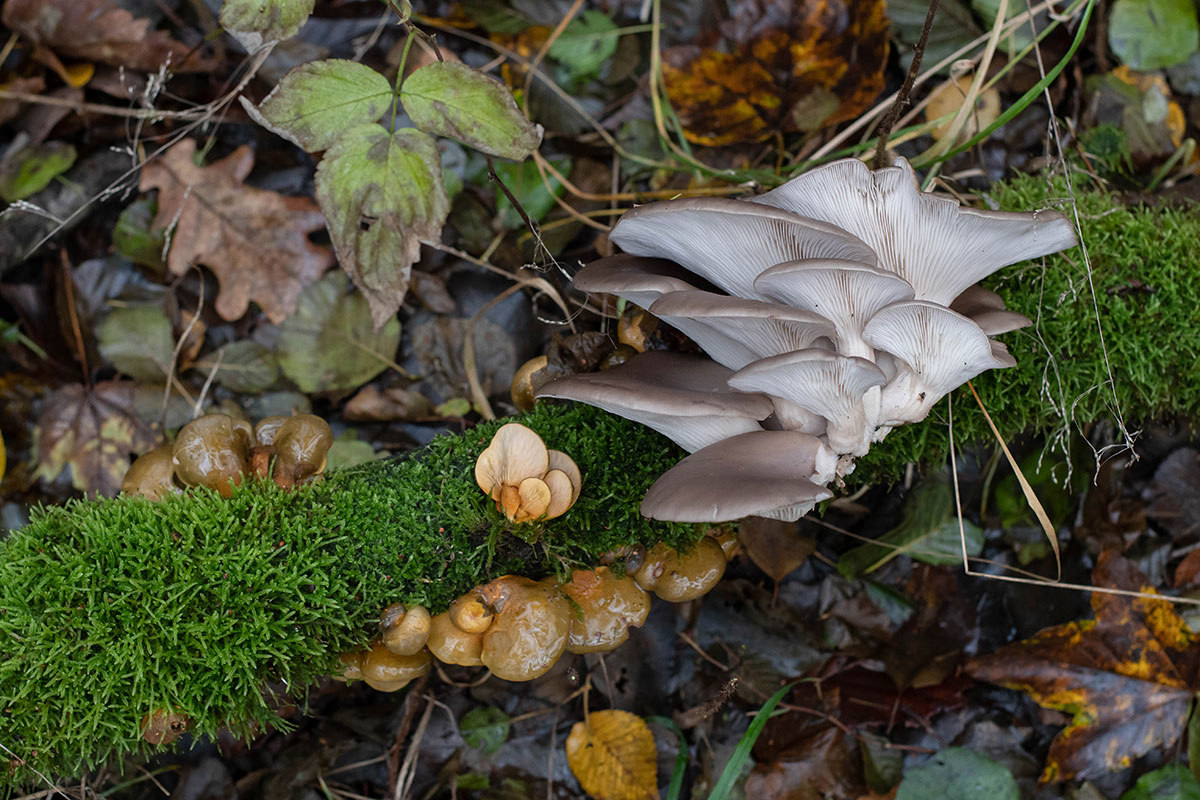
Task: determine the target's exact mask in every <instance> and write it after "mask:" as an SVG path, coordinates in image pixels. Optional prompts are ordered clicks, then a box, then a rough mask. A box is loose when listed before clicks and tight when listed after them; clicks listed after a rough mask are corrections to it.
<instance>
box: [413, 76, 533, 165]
mask: <svg viewBox="0 0 1200 800" xmlns="http://www.w3.org/2000/svg"><path fill="white" fill-rule="evenodd" d="M400 102H401V103H403V104H404V110H405V111H407V112H408V116H409V117H411V118H412V121H413V124H415V125H416V126H417V127H418V128H420V129H421V130H423V131H427V132H428V133H435V134H437V135H439V136H448V137H450V138H451V139H457V140H458V141H460V142H462V143H463V144H465V145H469V146H471V147H474V148H475V149H476V150H479V151H481V152H484V153H487V154H488V155H493V156H500V157H501V158H511V159H513V160H515V161H520V160H521V159H523V158H525V157H526V156H528V155H529V154H530V153H532V152H533V151H534V150H537V148H538V145H539V144H541V141H542V126H541V125H534V124H533V123H532V122H530V121H529V120H528V119H527V118H526V117H525V115H524V114H522V113H521V111H520V109H518V108H517V103H516V101H515V100H513V96H512V93H510V92H509V91H508V89H507V88H505V86H504V84H502V83H501V82H500V81H498V80H496V79H495V78H492V77H490V76H488V75H484V74H483V73H482V72H480V71H478V70H474V69H471V68H470V67H468V66H467V65H465V64H459V63H455V62H450V61H439V62H435V63H433V64H427V65H426V66H424V67H421V68H420V69H418V70H416V71H415V72H413V74H411V75H409V76H408V77H407V78H406V79H405V80H404V83H403V85H402V86H401V87H400Z"/></svg>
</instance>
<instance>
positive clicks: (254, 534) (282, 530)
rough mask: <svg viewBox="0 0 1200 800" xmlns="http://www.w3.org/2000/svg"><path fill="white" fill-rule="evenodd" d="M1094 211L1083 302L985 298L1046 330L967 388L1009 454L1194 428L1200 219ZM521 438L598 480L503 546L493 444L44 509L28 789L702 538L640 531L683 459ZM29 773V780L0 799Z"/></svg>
mask: <svg viewBox="0 0 1200 800" xmlns="http://www.w3.org/2000/svg"><path fill="white" fill-rule="evenodd" d="M993 196H994V197H995V199H996V200H997V201H998V202H999V204H1000V206H1001V207H1003V208H1005V209H1014V210H1015V209H1029V208H1037V207H1044V206H1046V205H1049V204H1051V203H1053V202H1055V201H1061V200H1062V199H1064V198H1066V197H1067V192H1066V188H1065V186H1064V185H1063V184H1062V183H1061V182H1059V183H1051V184H1048V183H1047V182H1046V181H1045V180H1044V179H1040V178H1022V179H1018V180H1016V181H1014V182H1013V183H1011V184H1008V185H1004V186H999V187H996V189H995V190H994V192H993ZM1078 203H1079V210H1080V214H1081V223H1082V229H1083V235H1084V240H1085V241H1086V242H1087V244H1088V246H1089V252H1090V255H1091V265H1092V270H1093V273H1092V276H1091V280H1090V281H1089V276H1088V274H1087V272H1086V268H1085V265H1084V261H1083V258H1082V256H1081V254H1080V253H1079V251H1078V250H1074V251H1069V252H1067V253H1065V254H1062V255H1059V256H1052V257H1050V258H1047V259H1046V260H1045V264H1044V265H1043V264H1042V263H1041V262H1039V263H1037V264H1027V265H1023V266H1018V267H1014V268H1011V269H1009V270H1006V271H1004V272H1002V273H1001V274H999V275H997V276H995V277H994V278H993V279H992V280H991V281H990V283H989V285H990V286H992V288H995V289H996V290H997V291H999V292H1000V293H1001V294H1002V295H1003V296H1004V297H1005V299H1006V300H1007V301H1008V304H1009V307H1010V308H1012V309H1013V310H1016V311H1020V312H1022V313H1024V314H1026V315H1028V316H1029V317H1031V318H1033V319H1034V320H1036V322H1037V327H1036V328H1034V329H1029V330H1025V331H1019V332H1017V333H1013V334H1007V335H1005V336H1004V337H1002V339H1003V341H1005V342H1006V343H1007V344H1008V346H1009V348H1010V350H1011V352H1012V353H1013V355H1014V356H1015V357H1016V359H1017V362H1018V367H1017V368H1015V369H1011V370H1002V371H994V372H991V373H987V374H985V375H984V376H981V377H980V378H979V379H978V380H977V381H976V382H975V383H976V385H977V386H978V388H979V391H980V393H981V395H982V396H983V397H984V399H985V402H986V403H987V405H988V408H989V410H990V411H991V413H992V415H993V417H994V418H995V419H996V421H997V424H998V425H999V426H1000V429H1001V431H1002V432H1003V433H1004V434H1005V435H1008V436H1013V435H1016V434H1018V433H1020V432H1023V431H1028V430H1032V431H1035V432H1040V433H1043V434H1047V435H1049V436H1051V437H1052V436H1054V435H1055V434H1056V433H1057V432H1061V431H1064V430H1070V429H1072V428H1073V427H1075V426H1078V425H1083V424H1085V423H1090V422H1093V421H1097V420H1100V419H1109V418H1111V417H1112V412H1113V407H1114V404H1115V405H1118V406H1120V407H1121V408H1122V409H1123V411H1124V414H1125V415H1126V417H1127V418H1128V419H1129V420H1131V421H1136V420H1138V419H1144V418H1147V417H1150V416H1156V415H1161V414H1164V413H1179V414H1188V415H1194V414H1195V413H1196V412H1197V411H1200V372H1198V370H1200V366H1198V365H1200V338H1198V336H1197V333H1198V332H1200V282H1198V281H1196V279H1195V276H1197V275H1200V248H1197V247H1195V242H1197V241H1200V215H1197V214H1196V213H1195V212H1194V211H1190V210H1147V209H1138V208H1126V207H1124V206H1123V204H1122V203H1121V200H1120V199H1119V198H1116V197H1114V196H1112V195H1108V194H1104V193H1098V192H1082V191H1081V192H1079V193H1078ZM1066 210H1069V209H1066ZM1089 284H1093V285H1094V287H1095V295H1094V296H1095V305H1093V295H1092V293H1091V287H1090V285H1089ZM1100 330H1103V332H1104V344H1105V345H1106V346H1107V353H1108V360H1107V363H1106V361H1105V358H1104V355H1103V354H1104V349H1103V348H1102V347H1101V341H1100V333H1099V331H1100ZM1108 365H1111V370H1112V375H1113V377H1114V379H1115V382H1114V383H1112V384H1111V385H1110V384H1109V383H1108V369H1109V367H1108ZM954 396H955V398H956V401H957V405H956V409H958V410H957V411H956V413H955V426H956V438H957V440H958V441H959V442H960V443H962V442H967V441H981V442H986V441H987V440H988V439H989V438H990V433H989V432H988V431H987V428H986V425H985V423H984V421H983V419H982V416H981V415H980V414H979V413H978V411H977V410H976V409H975V408H974V406H973V401H970V395H969V394H966V393H965V392H963V391H960V392H956V393H955V395H954ZM968 403H971V404H968ZM942 409H944V405H943V406H940V407H939V408H938V409H935V411H934V414H933V415H932V417H931V419H930V420H929V421H927V422H925V423H923V424H921V425H914V426H909V427H908V428H902V429H900V430H897V431H895V432H893V433H892V434H891V435H890V436H889V437H888V438H887V440H886V441H884V442H883V443H882V444H880V445H877V446H876V447H874V448H873V449H872V451H871V454H870V456H869V457H868V458H866V459H864V460H863V461H861V462H860V464H859V466H858V469H857V470H856V472H855V473H854V475H853V476H852V477H853V478H854V480H855V481H860V482H861V481H870V480H878V479H880V478H890V477H892V476H894V475H897V474H899V472H900V470H901V469H902V467H903V465H904V464H906V463H908V462H910V461H929V460H940V459H941V458H942V457H943V455H944V453H945V450H946V444H947V441H948V437H947V432H946V428H945V425H944V422H945V418H944V411H943V410H942ZM521 421H522V422H524V423H525V424H527V425H529V426H530V427H532V428H533V429H535V430H536V431H538V432H539V433H540V434H541V435H542V436H543V438H544V439H545V441H546V444H547V445H548V446H549V447H552V448H556V449H559V450H563V451H565V452H566V453H568V454H569V455H571V456H572V457H573V458H574V459H575V460H576V461H577V462H578V464H579V466H580V468H581V470H582V472H583V481H584V483H583V491H582V494H581V495H580V498H579V500H578V502H577V503H576V505H575V506H574V507H572V508H571V509H570V511H568V512H567V514H566V515H564V516H563V517H560V518H558V519H555V520H552V521H550V522H548V523H544V524H540V525H525V526H511V525H510V524H509V523H508V522H507V521H506V520H505V519H504V518H503V516H502V515H500V514H499V513H498V512H497V511H496V509H495V507H494V505H493V504H492V503H491V502H490V501H489V500H488V499H487V498H486V497H485V496H484V494H483V493H482V492H481V491H480V490H479V489H478V488H477V486H476V485H475V481H474V479H473V465H474V461H475V458H476V457H477V456H478V454H479V453H480V452H481V451H482V450H483V449H484V448H485V447H486V445H487V443H488V441H489V440H490V438H491V436H492V434H493V433H494V431H495V430H496V428H497V427H499V425H500V424H501V423H500V422H496V423H487V424H484V425H480V426H479V427H477V428H475V429H473V430H471V431H468V432H466V433H464V434H460V435H457V436H446V437H439V438H438V439H436V440H434V442H433V443H432V444H431V445H430V446H429V447H427V448H425V449H423V450H421V451H419V452H417V453H414V454H412V455H410V456H408V457H406V458H403V459H400V460H393V461H384V462H376V463H373V464H368V465H364V466H361V467H357V468H354V469H350V470H346V471H343V472H340V473H336V474H332V475H330V476H328V477H327V479H326V480H324V481H323V482H321V483H319V484H317V485H315V486H312V487H308V488H305V489H301V490H299V491H295V492H291V493H288V492H283V491H280V490H278V489H276V488H275V487H274V485H273V484H255V485H249V486H243V487H241V488H239V489H238V490H237V491H235V492H234V495H233V497H232V499H229V500H224V499H221V498H220V497H218V496H217V495H216V494H213V493H210V492H204V491H193V492H190V493H189V494H187V495H185V496H180V497H173V498H170V499H168V500H166V501H165V502H162V503H157V504H156V503H150V502H148V501H145V500H140V499H117V500H107V501H87V502H76V503H71V504H68V505H67V506H65V507H62V508H49V509H40V510H38V511H37V512H36V513H35V514H34V518H33V521H32V522H31V523H30V525H28V526H27V527H26V528H24V529H22V530H21V531H18V532H16V533H15V534H13V535H12V536H11V537H10V538H9V539H8V540H7V541H6V542H4V543H2V544H0V648H2V650H0V744H3V745H4V746H5V747H6V748H8V749H10V750H11V751H12V752H14V753H15V754H16V755H17V756H18V757H19V758H21V759H25V760H26V761H27V762H28V766H30V767H36V768H38V769H40V770H42V771H44V772H51V773H57V774H74V773H77V772H78V771H79V770H81V769H83V768H85V767H87V766H90V765H95V764H97V763H99V762H100V761H102V760H105V759H109V758H113V757H119V756H121V755H123V754H127V753H130V752H137V751H140V750H143V749H144V748H145V747H146V745H145V744H144V742H143V740H142V739H141V736H140V726H141V720H142V718H143V716H144V715H145V714H147V713H148V712H150V711H153V710H158V709H178V710H179V711H180V712H182V713H184V714H186V715H187V716H188V717H190V718H191V719H192V730H193V731H195V732H198V733H212V732H213V731H215V730H216V729H217V728H218V727H219V726H229V727H231V728H233V729H234V730H235V731H238V732H243V733H249V732H250V731H252V730H254V729H256V728H259V727H260V726H262V725H269V724H274V723H278V722H279V720H278V718H277V716H276V714H275V712H274V710H273V709H274V707H275V704H276V698H274V697H273V696H272V695H271V693H270V692H271V689H264V687H273V690H274V691H285V690H291V691H303V689H304V687H305V686H306V685H308V684H309V683H311V681H312V680H313V679H315V678H316V677H318V676H320V675H324V674H328V673H330V672H332V671H334V670H335V669H336V657H337V654H338V653H339V652H341V651H344V650H349V649H353V648H357V647H361V646H362V645H363V644H365V643H366V642H367V641H368V640H369V639H370V638H371V636H372V635H373V632H374V626H375V621H376V619H377V615H378V613H379V611H380V609H381V608H382V607H383V606H385V605H386V604H387V603H388V602H391V601H394V600H402V601H405V602H409V603H420V604H423V605H426V606H427V607H429V608H430V610H432V611H437V610H440V609H442V608H444V607H445V606H446V605H447V604H448V602H449V601H450V600H451V599H453V598H454V597H456V596H458V595H459V594H461V593H463V592H465V591H467V590H469V589H470V588H471V587H472V586H475V585H477V584H479V583H481V582H484V581H486V580H488V579H490V578H492V577H495V576H497V575H500V574H503V573H505V572H518V573H521V574H525V575H529V576H539V575H543V574H547V573H549V572H555V571H560V572H561V571H565V570H566V569H567V568H569V567H570V566H573V565H576V564H586V563H592V562H594V560H595V559H596V558H597V557H598V556H599V555H601V554H602V553H605V552H607V551H610V550H612V549H614V548H617V547H619V546H621V545H626V544H631V543H634V542H640V543H643V544H647V545H649V544H653V543H655V542H658V541H666V542H668V543H670V544H672V545H686V543H687V542H689V541H691V540H693V539H695V538H696V537H697V536H698V535H699V531H698V530H697V529H696V528H695V527H693V526H681V525H665V524H661V523H652V522H649V521H647V520H645V519H643V518H642V517H640V516H639V515H638V513H637V508H638V503H639V501H640V499H641V497H642V495H643V494H644V493H645V491H646V489H647V488H648V487H649V486H650V484H651V483H652V482H653V481H654V480H655V478H657V477H658V475H659V474H661V473H662V472H663V471H665V470H666V469H668V468H669V467H671V466H672V465H673V464H675V463H676V461H677V460H678V458H679V457H680V455H681V453H680V452H679V451H678V449H677V448H675V447H674V445H672V444H671V443H670V442H668V441H667V440H665V439H663V438H661V437H659V436H658V435H657V434H654V433H652V432H650V431H648V430H646V429H644V428H642V427H641V426H638V425H634V424H632V423H628V422H625V421H623V420H620V419H616V418H613V417H611V416H608V415H606V414H604V413H602V412H599V411H596V410H594V409H590V408H585V407H574V408H568V407H562V406H558V407H540V408H539V409H538V410H537V411H535V412H534V413H532V414H530V415H528V416H526V417H524V418H522V419H521ZM30 775H31V773H30V772H29V771H28V768H27V767H25V766H20V765H17V764H14V766H13V767H12V769H10V770H8V771H5V770H0V786H3V785H4V784H5V783H6V782H7V783H8V784H10V785H12V784H14V783H15V782H16V781H18V780H21V781H23V780H25V779H27V778H29V777H30Z"/></svg>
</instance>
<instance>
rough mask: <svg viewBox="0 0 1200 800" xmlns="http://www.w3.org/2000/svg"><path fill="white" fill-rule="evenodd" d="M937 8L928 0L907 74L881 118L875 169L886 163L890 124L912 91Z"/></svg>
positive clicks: (901, 109)
mask: <svg viewBox="0 0 1200 800" xmlns="http://www.w3.org/2000/svg"><path fill="white" fill-rule="evenodd" d="M937 8H938V0H930V3H929V11H928V12H927V13H926V14H925V24H924V25H922V26H921V38H919V39H918V40H917V44H916V46H915V47H913V60H912V64H910V65H909V67H908V74H907V75H905V76H904V83H903V84H902V85H901V86H900V91H898V92H896V100H895V102H894V103H892V107H891V108H890V109H888V113H887V116H886V117H884V118H883V123H882V124H880V126H879V138H878V140H876V142H875V169H883V168H884V167H886V166H887V165H888V164H887V143H888V136H890V135H891V133H892V126H893V125H895V124H896V120H897V119H899V118H900V112H902V111H903V110H904V107H905V106H907V105H908V102H909V101H908V96H909V94H911V93H912V89H913V83H914V82H915V81H916V80H917V73H919V72H920V71H921V58H922V57H923V56H924V55H925V43H926V42H927V41H929V31H930V30H932V29H933V18H934V16H935V15H936V14H937Z"/></svg>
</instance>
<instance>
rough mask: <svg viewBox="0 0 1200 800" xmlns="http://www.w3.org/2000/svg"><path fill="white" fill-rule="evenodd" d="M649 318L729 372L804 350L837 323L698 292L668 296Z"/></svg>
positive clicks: (757, 302)
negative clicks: (680, 335) (670, 327)
mask: <svg viewBox="0 0 1200 800" xmlns="http://www.w3.org/2000/svg"><path fill="white" fill-rule="evenodd" d="M650 313H651V314H654V315H655V316H657V317H659V318H660V319H662V320H663V321H664V322H666V323H668V324H670V325H673V326H675V327H676V328H678V329H679V330H681V331H683V332H684V333H685V334H687V335H688V336H689V337H690V338H691V339H692V340H693V341H695V342H696V343H697V344H699V345H700V346H701V347H702V348H704V351H705V352H706V353H708V355H709V356H711V357H712V359H713V360H714V361H716V362H717V363H718V364H721V365H722V366H725V367H728V368H729V369H741V368H742V367H744V366H746V365H747V364H749V363H750V362H751V361H757V360H758V359H760V358H766V357H767V356H774V355H779V354H780V353H788V352H791V351H792V350H803V349H805V348H808V347H810V346H811V345H812V344H813V343H814V342H815V341H817V340H818V339H821V338H831V337H833V336H834V335H835V334H836V330H835V328H834V326H833V323H832V322H830V321H829V320H828V319H826V318H825V317H822V316H820V315H818V314H814V313H812V312H809V311H804V310H800V309H796V308H791V307H789V306H784V305H780V304H778V303H767V302H764V301H762V300H747V299H745V298H741V297H730V296H729V295H724V294H715V293H713V292H702V291H699V290H692V291H682V292H670V293H668V294H664V295H663V296H662V297H660V298H658V300H656V301H654V303H653V304H652V305H651V306H650Z"/></svg>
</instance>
